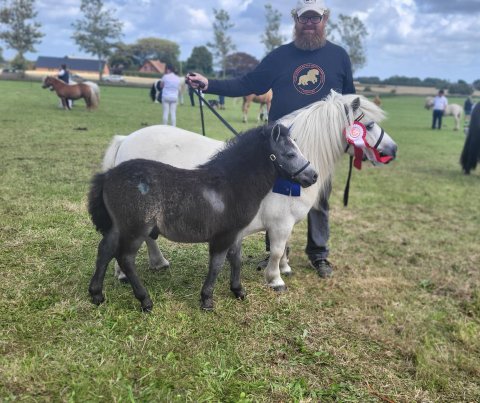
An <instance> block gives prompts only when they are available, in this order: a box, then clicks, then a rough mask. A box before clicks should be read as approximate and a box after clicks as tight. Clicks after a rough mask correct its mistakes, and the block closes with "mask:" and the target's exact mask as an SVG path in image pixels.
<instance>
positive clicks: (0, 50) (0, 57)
mask: <svg viewBox="0 0 480 403" xmlns="http://www.w3.org/2000/svg"><path fill="white" fill-rule="evenodd" d="M3 62H5V59H4V58H3V48H2V47H1V46H0V63H3Z"/></svg>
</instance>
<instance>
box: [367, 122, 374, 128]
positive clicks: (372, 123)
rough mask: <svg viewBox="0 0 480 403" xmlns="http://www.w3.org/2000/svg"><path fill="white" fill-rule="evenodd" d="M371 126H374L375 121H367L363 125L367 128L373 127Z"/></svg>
mask: <svg viewBox="0 0 480 403" xmlns="http://www.w3.org/2000/svg"><path fill="white" fill-rule="evenodd" d="M373 126H375V122H369V123H367V124H366V125H365V127H366V128H367V130H372V129H373Z"/></svg>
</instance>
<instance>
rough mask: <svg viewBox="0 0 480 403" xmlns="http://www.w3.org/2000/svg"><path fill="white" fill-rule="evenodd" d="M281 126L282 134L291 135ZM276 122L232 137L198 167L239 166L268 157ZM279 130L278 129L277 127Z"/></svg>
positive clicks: (284, 135) (283, 135)
mask: <svg viewBox="0 0 480 403" xmlns="http://www.w3.org/2000/svg"><path fill="white" fill-rule="evenodd" d="M278 126H279V127H280V136H282V137H286V136H289V131H288V129H287V128H286V127H284V126H282V125H278ZM274 127H275V124H270V125H264V126H259V127H255V128H253V129H250V130H248V131H246V132H242V133H240V134H239V135H238V136H236V137H233V138H231V139H230V140H228V141H227V142H226V144H225V147H224V148H223V149H222V150H220V151H219V152H218V153H217V154H215V155H213V156H212V157H211V158H210V160H209V161H207V162H206V163H204V164H202V165H199V166H198V168H206V169H217V168H222V167H228V166H238V165H239V164H243V165H244V164H245V163H246V162H247V161H251V160H252V159H253V160H255V159H256V158H268V155H267V154H266V153H267V152H268V151H269V138H270V135H271V132H272V130H273V128H274ZM275 130H277V129H275Z"/></svg>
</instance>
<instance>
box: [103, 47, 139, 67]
mask: <svg viewBox="0 0 480 403" xmlns="http://www.w3.org/2000/svg"><path fill="white" fill-rule="evenodd" d="M114 49H115V50H114V52H113V53H112V54H111V55H110V59H109V60H110V65H111V66H120V65H121V66H123V68H124V69H125V70H130V69H132V68H135V67H140V66H141V64H140V62H139V61H138V60H137V58H136V57H135V56H134V54H133V49H132V45H127V44H125V43H123V42H119V43H117V44H115V47H114Z"/></svg>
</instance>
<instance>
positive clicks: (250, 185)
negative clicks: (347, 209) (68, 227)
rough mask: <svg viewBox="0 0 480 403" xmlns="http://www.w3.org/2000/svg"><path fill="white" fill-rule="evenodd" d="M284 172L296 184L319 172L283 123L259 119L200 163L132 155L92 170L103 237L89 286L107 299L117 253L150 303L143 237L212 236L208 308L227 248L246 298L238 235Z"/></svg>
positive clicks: (93, 210) (234, 280)
mask: <svg viewBox="0 0 480 403" xmlns="http://www.w3.org/2000/svg"><path fill="white" fill-rule="evenodd" d="M279 175H280V176H282V177H285V178H289V179H291V180H293V181H295V182H296V183H298V184H299V186H310V185H312V184H313V183H315V181H316V180H317V173H316V172H315V170H314V169H313V168H312V167H311V164H310V162H308V161H307V160H306V159H305V157H304V156H303V155H302V153H301V152H300V150H299V148H298V146H297V145H296V144H295V142H294V141H293V140H292V139H291V138H290V136H289V132H288V129H287V128H286V127H283V126H281V125H270V126H265V127H258V128H255V129H251V130H249V131H247V132H245V133H243V134H241V135H239V136H237V137H235V138H234V139H232V140H231V141H229V142H228V143H227V145H226V146H225V148H224V149H222V150H221V151H220V152H218V153H217V154H216V155H215V156H213V157H212V158H211V159H210V160H209V161H208V162H206V163H205V164H202V165H201V166H199V167H198V168H196V169H182V168H176V167H172V166H171V165H168V164H163V163H161V162H158V161H152V160H146V159H134V160H129V161H125V162H123V163H122V164H120V165H118V166H116V167H114V168H112V169H110V170H109V171H107V172H104V173H99V174H97V175H95V176H94V178H93V180H92V186H91V188H90V193H89V197H88V211H89V213H90V215H91V217H92V221H93V223H94V225H95V226H96V228H97V230H98V231H100V232H101V233H102V235H103V237H102V240H101V241H100V243H99V245H98V254H97V262H96V268H95V273H94V275H93V277H92V279H91V281H90V286H89V292H90V295H91V297H92V300H93V302H94V303H95V304H100V303H102V302H103V300H104V298H105V297H104V295H103V291H102V290H103V281H104V278H105V271H106V269H107V266H108V264H109V262H110V261H111V260H112V259H113V258H115V259H117V261H118V263H119V264H120V267H121V268H122V270H123V271H124V272H125V274H126V275H127V277H128V280H129V281H130V284H131V286H132V288H133V292H134V294H135V297H136V298H137V299H138V300H139V301H140V302H141V305H142V309H143V310H144V311H150V310H151V309H152V306H153V304H152V300H151V299H150V296H149V295H148V292H147V290H146V288H145V287H144V286H143V284H142V282H141V281H140V279H139V277H138V275H137V270H136V265H135V257H136V255H137V252H138V249H139V248H140V246H141V245H142V243H143V240H144V239H145V238H146V237H147V238H157V237H158V236H159V235H161V236H163V237H165V238H168V239H170V240H171V241H174V242H189V243H198V242H208V245H209V254H210V262H209V269H208V274H207V277H206V279H205V282H204V285H203V287H202V292H201V299H202V308H203V309H207V310H210V309H213V288H214V285H215V282H216V279H217V276H218V274H219V272H220V270H221V268H222V266H223V263H224V262H225V258H226V257H227V253H228V261H229V263H230V266H231V275H230V289H231V291H232V292H233V293H234V295H235V296H236V297H237V298H240V299H243V298H244V297H245V291H244V289H243V287H242V283H241V280H240V272H241V244H242V237H241V236H239V235H240V234H241V231H242V228H244V227H246V226H247V225H248V223H249V222H250V221H251V220H252V219H253V217H255V215H256V213H257V211H258V208H259V206H260V203H261V202H262V200H263V198H264V197H265V195H266V194H267V193H268V192H269V191H270V189H271V188H272V187H273V185H274V183H275V180H276V178H277V177H278V176H279Z"/></svg>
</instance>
